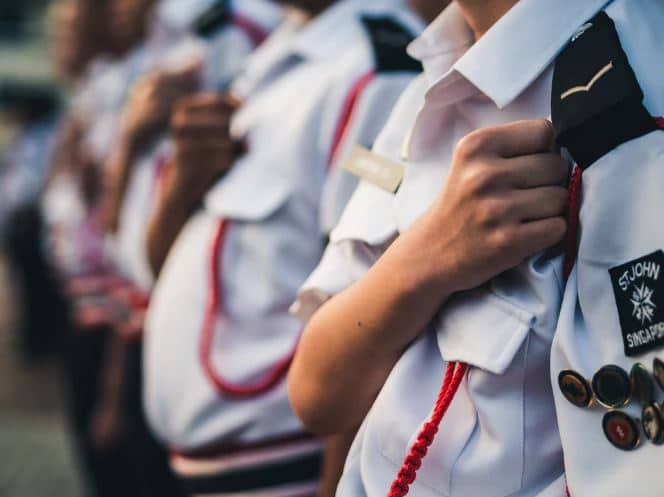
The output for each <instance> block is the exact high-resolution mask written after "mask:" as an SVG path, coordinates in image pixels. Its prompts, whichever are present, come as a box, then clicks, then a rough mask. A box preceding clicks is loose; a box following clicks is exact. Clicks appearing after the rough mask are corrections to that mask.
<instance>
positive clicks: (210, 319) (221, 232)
mask: <svg viewBox="0 0 664 497" xmlns="http://www.w3.org/2000/svg"><path fill="white" fill-rule="evenodd" d="M229 226H230V222H229V221H227V220H226V219H222V220H220V221H219V224H218V226H217V231H216V233H215V236H214V239H213V242H212V247H211V253H210V255H209V264H210V267H209V275H210V278H209V280H208V285H209V294H208V302H207V309H206V312H205V318H204V320H203V330H202V333H201V341H200V346H199V359H200V361H201V366H202V367H203V371H204V372H205V374H206V376H207V377H208V379H209V380H210V381H211V382H212V384H213V385H214V386H215V388H216V389H217V391H218V392H219V393H220V394H223V395H228V396H230V397H238V398H248V397H256V396H258V395H261V394H263V393H265V392H267V391H269V390H271V389H272V388H274V387H275V386H277V385H278V384H279V383H280V382H281V381H282V380H283V379H284V377H285V376H286V373H287V372H288V369H289V368H290V365H291V363H292V362H293V357H294V356H295V349H296V348H297V344H296V346H295V347H293V350H292V351H291V352H289V353H288V355H287V356H286V357H284V358H283V359H281V360H279V361H278V362H277V363H276V364H275V365H274V366H273V367H272V368H271V369H270V370H269V371H268V372H267V373H266V374H265V376H263V377H262V378H260V379H259V380H258V381H256V383H254V384H251V385H237V384H234V383H231V382H230V381H227V380H225V379H224V378H222V376H221V375H220V374H219V373H217V372H216V371H215V369H214V365H213V364H212V342H213V340H214V325H215V323H216V321H217V315H218V314H220V313H223V292H222V288H221V286H222V281H223V280H222V275H221V262H222V261H223V249H224V240H225V238H226V233H227V232H228V228H229Z"/></svg>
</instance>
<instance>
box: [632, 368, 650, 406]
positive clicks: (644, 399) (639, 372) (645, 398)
mask: <svg viewBox="0 0 664 497" xmlns="http://www.w3.org/2000/svg"><path fill="white" fill-rule="evenodd" d="M629 382H630V386H631V389H632V397H633V398H634V399H636V401H637V402H638V403H639V404H641V405H642V406H647V405H648V404H650V403H651V402H652V401H653V399H654V395H655V384H654V382H653V381H652V377H651V376H650V373H649V372H648V370H647V369H646V367H645V366H644V365H643V364H641V363H637V364H634V366H633V367H632V370H631V371H630V373H629Z"/></svg>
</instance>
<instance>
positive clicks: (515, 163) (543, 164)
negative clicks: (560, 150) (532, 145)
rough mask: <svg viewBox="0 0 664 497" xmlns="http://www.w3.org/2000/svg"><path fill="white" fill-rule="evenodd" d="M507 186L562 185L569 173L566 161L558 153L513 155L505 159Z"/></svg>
mask: <svg viewBox="0 0 664 497" xmlns="http://www.w3.org/2000/svg"><path fill="white" fill-rule="evenodd" d="M503 167H506V168H508V170H509V171H508V172H507V174H506V179H507V183H508V185H507V186H510V187H514V188H523V189H525V188H537V187H541V186H551V185H562V184H564V182H565V180H566V179H567V177H568V175H569V167H568V165H567V161H565V159H563V158H562V157H561V156H560V155H559V154H554V153H539V154H533V155H525V156H521V157H513V158H511V159H508V160H506V161H505V164H504V165H503Z"/></svg>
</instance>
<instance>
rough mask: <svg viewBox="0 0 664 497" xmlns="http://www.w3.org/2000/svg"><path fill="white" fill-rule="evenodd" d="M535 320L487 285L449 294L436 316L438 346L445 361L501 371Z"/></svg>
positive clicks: (506, 366)
mask: <svg viewBox="0 0 664 497" xmlns="http://www.w3.org/2000/svg"><path fill="white" fill-rule="evenodd" d="M534 320H535V316H534V314H533V313H531V312H529V311H527V310H525V309H522V308H520V307H517V306H516V305H514V304H512V303H511V302H509V301H507V300H505V299H503V298H501V297H498V296H497V295H495V294H494V293H492V292H491V291H490V290H489V289H488V288H487V287H482V288H477V289H474V290H471V291H468V292H463V293H460V294H458V295H455V296H454V297H452V298H451V299H450V300H449V301H448V302H447V304H445V306H444V307H443V309H441V311H440V312H439V313H438V316H437V317H436V322H435V327H436V332H437V335H438V347H439V348H440V353H441V355H442V356H443V359H444V360H445V361H450V362H451V361H460V362H464V363H467V364H470V365H472V366H475V367H478V368H480V369H484V370H486V371H489V372H491V373H493V374H503V373H504V372H505V371H506V370H507V368H508V367H509V365H510V364H511V362H512V360H513V359H514V356H515V355H516V353H517V352H518V351H519V348H520V347H521V345H522V344H523V341H524V340H525V338H526V336H527V335H528V332H529V330H530V329H531V327H532V325H533V323H534Z"/></svg>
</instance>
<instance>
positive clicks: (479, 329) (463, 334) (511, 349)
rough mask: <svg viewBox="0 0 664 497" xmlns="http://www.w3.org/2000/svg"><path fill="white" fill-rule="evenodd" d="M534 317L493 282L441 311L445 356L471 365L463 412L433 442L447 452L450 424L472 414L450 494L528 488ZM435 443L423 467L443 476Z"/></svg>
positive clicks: (426, 473) (428, 475) (426, 474)
mask: <svg viewBox="0 0 664 497" xmlns="http://www.w3.org/2000/svg"><path fill="white" fill-rule="evenodd" d="M534 321H535V315H534V314H533V313H532V312H530V311H528V310H526V309H524V308H521V307H519V306H517V305H516V304H514V303H513V302H511V301H509V300H506V299H504V298H502V297H500V296H498V295H496V294H494V293H493V292H492V291H491V290H489V288H488V287H482V288H478V289H475V290H472V291H470V292H465V293H463V294H459V295H457V296H455V297H454V298H453V299H452V300H451V301H450V302H448V304H447V305H446V306H445V308H444V309H443V311H442V312H441V313H440V314H439V316H438V317H437V320H436V332H437V333H436V338H437V344H438V349H439V352H440V354H441V356H442V357H443V360H444V361H446V362H447V361H459V362H464V363H467V364H469V365H470V366H471V369H470V371H469V373H468V376H467V379H466V384H465V389H463V390H461V391H460V392H459V394H457V398H455V402H456V403H459V404H465V407H462V406H457V415H455V414H454V411H450V412H449V413H448V416H450V418H449V420H448V423H447V425H446V427H444V428H443V429H442V430H441V432H440V435H439V440H437V441H436V442H434V444H435V445H438V446H439V447H440V449H439V450H442V448H443V447H445V439H446V438H447V433H446V430H452V431H456V430H460V429H462V428H461V427H462V426H465V425H468V424H469V420H471V419H472V420H473V426H472V430H470V431H468V430H467V428H466V433H467V436H466V439H465V443H464V444H463V445H460V446H459V450H458V451H457V453H456V454H455V455H454V462H453V465H452V467H451V468H450V470H449V476H448V481H447V482H446V488H447V495H449V496H450V497H456V496H459V497H462V496H467V495H492V496H494V497H502V496H507V495H511V494H513V493H514V492H516V491H517V490H519V489H520V488H521V486H522V479H523V471H524V450H525V414H524V413H525V407H524V406H525V398H524V391H525V381H526V375H527V374H528V370H527V368H528V367H529V366H528V362H527V361H526V358H527V357H530V356H529V351H528V342H529V334H530V332H531V329H532V328H531V327H532V325H533V323H534ZM530 355H532V354H530ZM541 362H542V364H544V366H545V365H546V363H545V362H544V361H541ZM540 366H541V367H540V369H542V365H540ZM530 367H535V364H531V365H530ZM539 373H540V376H541V377H542V381H543V382H544V381H548V375H547V374H546V372H545V371H544V370H542V371H539ZM443 423H445V420H443ZM432 449H433V450H432V455H431V461H429V464H430V465H424V466H423V469H422V477H423V479H424V480H426V479H433V478H435V476H436V474H440V471H439V470H436V466H437V464H436V463H437V454H438V453H439V450H436V448H435V446H434V447H433V448H432ZM447 459H448V460H449V457H448V458H447ZM442 462H443V461H442V459H441V460H440V461H439V463H442Z"/></svg>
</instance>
